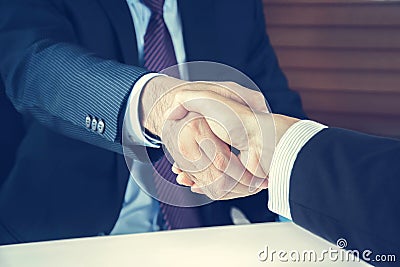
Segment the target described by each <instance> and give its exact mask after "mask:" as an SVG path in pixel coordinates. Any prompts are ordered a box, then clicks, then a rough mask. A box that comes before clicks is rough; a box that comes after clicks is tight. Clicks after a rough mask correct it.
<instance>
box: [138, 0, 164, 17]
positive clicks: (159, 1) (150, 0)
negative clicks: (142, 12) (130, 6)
mask: <svg viewBox="0 0 400 267" xmlns="http://www.w3.org/2000/svg"><path fill="white" fill-rule="evenodd" d="M142 1H143V3H144V4H145V5H146V6H147V7H148V8H149V9H150V10H151V12H153V13H155V14H159V15H162V14H163V8H164V2H165V0H142Z"/></svg>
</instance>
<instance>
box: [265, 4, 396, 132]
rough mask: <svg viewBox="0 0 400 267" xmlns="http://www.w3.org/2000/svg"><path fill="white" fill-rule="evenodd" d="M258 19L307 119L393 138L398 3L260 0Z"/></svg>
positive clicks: (394, 130) (394, 128) (394, 129)
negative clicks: (260, 16) (263, 18)
mask: <svg viewBox="0 0 400 267" xmlns="http://www.w3.org/2000/svg"><path fill="white" fill-rule="evenodd" d="M264 13H265V16H266V20H267V22H268V29H267V31H268V33H269V35H270V38H271V42H272V44H273V46H274V48H275V51H276V52H277V54H278V58H279V61H280V64H281V67H282V69H283V71H284V72H285V74H286V75H287V78H288V79H289V83H290V87H291V88H292V89H294V90H296V91H298V92H299V93H300V94H301V97H302V100H303V104H304V109H305V110H306V112H307V114H308V115H309V116H310V118H312V119H314V120H317V121H320V122H323V123H327V124H328V125H330V126H339V127H345V128H350V129H354V130H359V131H363V132H367V133H372V134H376V135H383V136H390V137H398V138H399V137H400V1H390V0H389V1H388V0H386V1H385V0H264Z"/></svg>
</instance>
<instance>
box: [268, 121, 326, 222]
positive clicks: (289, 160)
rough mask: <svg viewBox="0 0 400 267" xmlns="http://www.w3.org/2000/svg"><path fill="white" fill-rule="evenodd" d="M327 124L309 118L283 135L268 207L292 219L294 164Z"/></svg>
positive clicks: (271, 178)
mask: <svg viewBox="0 0 400 267" xmlns="http://www.w3.org/2000/svg"><path fill="white" fill-rule="evenodd" d="M324 128H327V126H325V125H323V124H320V123H317V122H314V121H309V120H302V121H299V122H297V123H295V124H293V125H292V126H291V127H290V128H289V129H288V130H287V131H286V133H285V134H284V135H283V136H282V138H281V140H280V141H279V143H278V146H277V147H276V149H275V153H274V156H273V157H272V162H271V169H270V172H269V182H268V191H269V200H268V208H269V209H270V210H271V211H273V212H275V213H277V214H279V215H280V216H283V217H285V218H288V219H290V220H291V219H292V215H291V213H290V206H289V189H290V188H289V187H290V177H291V174H292V170H293V165H294V163H295V161H296V158H297V155H298V154H299V152H300V150H301V149H302V148H303V146H304V145H305V144H306V143H307V142H308V141H309V140H310V139H311V138H312V137H313V136H314V135H316V134H317V133H318V132H320V131H321V130H322V129H324Z"/></svg>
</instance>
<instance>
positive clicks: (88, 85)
mask: <svg viewBox="0 0 400 267" xmlns="http://www.w3.org/2000/svg"><path fill="white" fill-rule="evenodd" d="M0 3H1V4H0V5H1V6H0V51H2V55H1V57H0V73H1V76H2V79H3V81H4V84H5V89H6V93H7V95H8V97H9V98H10V99H11V101H12V103H13V104H14V106H15V107H16V108H17V110H18V111H20V112H21V113H24V114H26V115H28V116H32V117H34V118H35V119H36V120H38V121H39V122H41V123H42V124H45V125H46V126H48V127H49V128H51V129H52V130H54V131H57V132H60V133H62V134H64V135H68V136H70V137H73V138H75V139H79V140H82V141H85V142H89V143H92V144H94V145H97V146H100V147H103V148H107V149H111V150H114V151H115V150H119V151H120V148H121V145H120V143H121V140H120V139H121V120H122V116H123V111H124V105H125V103H126V101H127V98H128V96H129V93H130V90H131V88H132V86H133V84H134V83H135V82H136V81H137V80H138V79H139V78H140V77H141V76H142V75H144V74H145V73H147V71H146V70H143V69H141V68H138V67H132V66H128V65H124V64H121V63H118V62H116V61H112V60H105V59H102V58H100V57H98V56H96V55H94V54H93V53H90V52H89V51H86V50H84V49H83V48H81V47H79V46H78V45H76V43H77V42H76V40H75V38H76V37H75V34H74V30H75V29H73V27H72V26H71V25H70V23H69V22H68V20H67V19H66V17H65V14H63V12H62V9H61V8H60V7H59V6H57V4H56V3H57V1H44V0H15V1H1V2H0ZM87 115H91V116H93V117H96V118H97V119H102V120H103V121H104V122H105V125H106V126H105V132H104V133H103V134H102V135H99V134H97V133H95V132H90V131H88V130H87V129H86V127H85V118H86V116H87Z"/></svg>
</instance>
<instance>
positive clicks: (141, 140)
mask: <svg viewBox="0 0 400 267" xmlns="http://www.w3.org/2000/svg"><path fill="white" fill-rule="evenodd" d="M160 75H164V74H159V73H148V74H146V75H143V76H142V77H141V78H140V79H139V80H137V82H136V83H135V84H134V85H133V88H132V92H131V94H130V96H129V98H128V105H127V108H126V112H125V123H126V125H125V131H126V134H127V135H128V137H129V138H130V140H131V141H132V143H133V144H136V145H142V146H148V147H153V148H159V147H160V144H161V142H160V140H157V139H154V138H152V137H151V136H148V135H147V134H146V133H145V132H144V131H143V128H142V125H141V123H140V117H139V100H140V95H141V93H142V90H143V88H144V86H145V85H146V84H147V83H148V82H149V81H150V80H151V79H153V78H154V77H157V76H160Z"/></svg>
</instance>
